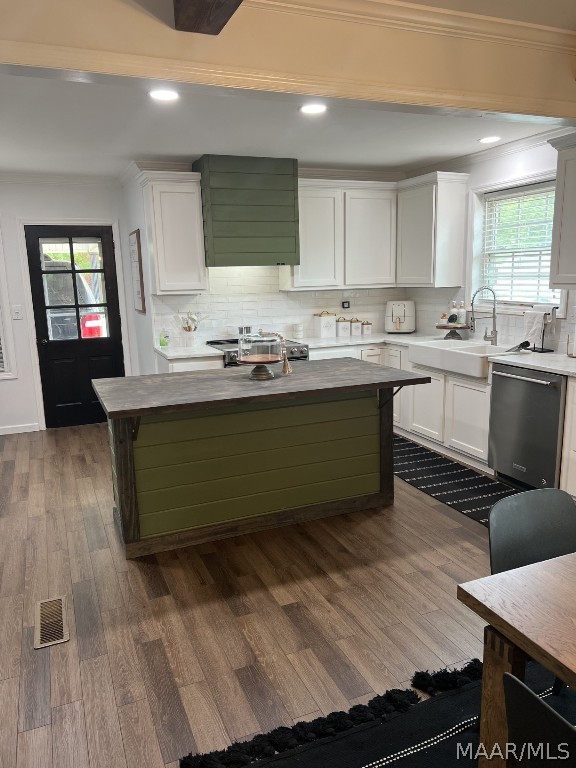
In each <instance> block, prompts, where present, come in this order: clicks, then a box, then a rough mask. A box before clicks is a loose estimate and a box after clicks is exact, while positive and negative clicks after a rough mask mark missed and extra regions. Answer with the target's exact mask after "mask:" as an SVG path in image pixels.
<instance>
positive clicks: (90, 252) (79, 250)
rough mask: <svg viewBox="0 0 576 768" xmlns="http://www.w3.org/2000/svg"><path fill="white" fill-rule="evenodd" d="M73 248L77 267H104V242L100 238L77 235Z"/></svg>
mask: <svg viewBox="0 0 576 768" xmlns="http://www.w3.org/2000/svg"><path fill="white" fill-rule="evenodd" d="M72 248H73V249H74V266H75V267H76V269H79V270H80V269H104V261H103V259H102V243H101V241H100V240H99V239H98V238H94V237H75V238H74V240H73V241H72Z"/></svg>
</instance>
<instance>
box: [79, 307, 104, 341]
mask: <svg viewBox="0 0 576 768" xmlns="http://www.w3.org/2000/svg"><path fill="white" fill-rule="evenodd" d="M80 330H81V332H82V338H83V339H101V338H103V337H107V336H110V333H109V332H108V310H107V309H106V307H82V308H81V309H80Z"/></svg>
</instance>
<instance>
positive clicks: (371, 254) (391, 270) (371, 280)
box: [344, 189, 396, 286]
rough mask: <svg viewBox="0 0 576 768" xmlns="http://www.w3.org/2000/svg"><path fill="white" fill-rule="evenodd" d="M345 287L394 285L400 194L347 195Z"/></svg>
mask: <svg viewBox="0 0 576 768" xmlns="http://www.w3.org/2000/svg"><path fill="white" fill-rule="evenodd" d="M344 204H345V205H344V210H345V214H344V220H345V226H346V229H345V238H344V242H345V245H344V285H347V286H355V285H394V280H395V277H396V275H395V272H396V269H395V267H396V193H395V192H390V191H387V190H373V189H349V190H345V191H344Z"/></svg>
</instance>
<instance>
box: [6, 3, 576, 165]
mask: <svg viewBox="0 0 576 768" xmlns="http://www.w3.org/2000/svg"><path fill="white" fill-rule="evenodd" d="M497 1H498V2H500V0H497ZM522 1H523V2H526V1H527V0H522ZM555 1H556V2H558V1H559V0H555ZM444 2H449V0H444ZM570 2H573V0H570ZM470 4H473V3H472V0H470ZM475 4H476V5H477V4H478V3H475ZM23 73H24V74H23ZM150 85H151V84H150V83H146V82H144V81H141V80H137V79H133V78H118V77H105V76H90V75H84V74H82V73H59V72H55V71H40V70H30V69H17V68H14V67H11V68H1V69H0V100H1V101H0V103H2V105H3V107H2V110H1V113H0V172H2V171H5V172H18V171H24V172H35V173H64V174H72V173H74V174H77V173H82V174H95V175H102V176H110V175H112V176H115V175H118V174H120V173H122V171H123V170H124V169H125V168H126V167H127V165H128V163H129V162H130V161H131V160H134V159H138V160H157V161H190V160H193V159H196V158H197V157H198V156H200V155H201V154H204V153H211V154H237V155H260V156H276V157H295V158H297V159H298V160H299V162H300V164H302V165H307V166H314V167H324V168H327V167H329V168H337V169H344V168H350V169H373V170H382V169H386V170H396V171H404V170H411V169H415V168H418V167H423V166H426V165H429V164H432V163H440V162H441V161H445V160H447V159H450V158H454V157H459V156H462V155H467V154H471V153H475V152H479V151H481V150H482V149H484V147H483V145H481V144H479V143H478V139H480V138H482V137H483V136H489V135H498V136H501V137H502V142H500V144H503V143H507V142H511V141H515V140H518V139H523V138H526V137H529V136H534V135H536V134H539V133H542V132H545V131H549V130H550V129H551V128H555V127H558V126H560V125H563V124H564V125H565V124H566V123H565V121H560V120H558V121H554V120H550V119H545V118H533V119H528V118H525V117H518V116H516V117H514V116H508V117H506V116H502V115H494V114H489V113H473V112H466V111H457V110H440V109H438V110H433V109H429V108H416V107H398V106H395V105H389V104H375V103H370V102H360V101H349V100H343V99H325V100H324V101H325V102H326V103H327V105H328V111H327V113H326V114H325V115H323V116H320V117H313V118H311V117H304V116H303V115H302V114H301V113H300V112H299V110H298V107H299V106H300V105H301V104H302V103H304V102H305V101H307V100H308V101H309V100H310V99H309V98H306V97H301V96H298V95H293V94H278V93H262V92H254V91H242V90H234V89H227V88H216V87H210V86H196V85H183V84H179V85H178V86H177V89H178V91H179V92H180V94H181V98H180V99H179V101H177V102H174V103H157V102H153V101H152V100H151V99H150V98H149V96H148V89H149V87H150ZM156 86H157V83H156Z"/></svg>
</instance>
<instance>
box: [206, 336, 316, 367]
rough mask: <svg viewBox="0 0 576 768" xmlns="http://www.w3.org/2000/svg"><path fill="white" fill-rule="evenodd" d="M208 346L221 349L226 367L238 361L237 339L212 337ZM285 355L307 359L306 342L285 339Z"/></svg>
mask: <svg viewBox="0 0 576 768" xmlns="http://www.w3.org/2000/svg"><path fill="white" fill-rule="evenodd" d="M206 344H208V346H209V347H214V348H215V349H221V350H222V354H223V355H224V367H225V368H228V367H230V366H233V365H239V363H238V339H214V341H207V342H206ZM285 344H286V356H287V358H288V360H308V344H302V342H301V341H290V339H286V340H285Z"/></svg>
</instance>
